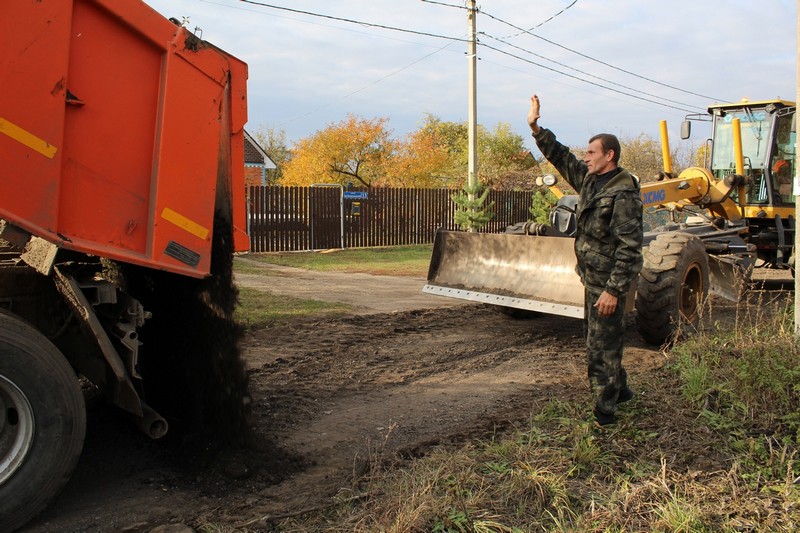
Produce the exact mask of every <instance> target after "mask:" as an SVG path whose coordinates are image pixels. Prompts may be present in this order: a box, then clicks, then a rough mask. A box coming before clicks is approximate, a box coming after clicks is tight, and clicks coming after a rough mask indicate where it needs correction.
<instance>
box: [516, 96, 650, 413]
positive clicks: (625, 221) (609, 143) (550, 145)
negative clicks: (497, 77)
mask: <svg viewBox="0 0 800 533" xmlns="http://www.w3.org/2000/svg"><path fill="white" fill-rule="evenodd" d="M539 118H540V117H539V97H538V96H536V95H533V96H532V97H531V107H530V111H529V112H528V124H529V125H530V128H531V131H532V132H533V137H534V139H536V144H537V146H538V147H539V150H541V152H542V154H543V155H544V156H545V158H547V160H548V161H550V163H552V165H553V166H554V167H555V168H556V170H558V172H559V173H560V174H561V175H562V176H563V177H564V178H565V179H566V180H567V181H568V182H569V184H570V185H571V186H572V187H573V188H574V189H575V190H576V191H578V194H579V200H578V206H577V213H576V214H577V220H578V224H577V233H576V238H575V255H576V257H577V260H578V261H577V262H578V266H577V270H578V275H579V276H580V278H581V281H582V282H583V286H584V294H585V296H586V303H585V309H584V310H585V315H584V316H585V319H584V327H585V333H586V359H587V364H588V369H589V384H590V386H591V389H592V394H593V397H594V401H595V405H594V415H595V419H596V420H597V422H598V423H599V424H600V425H606V424H612V423H614V422H615V421H616V418H615V416H614V413H615V412H616V411H617V404H618V403H621V402H626V401H628V400H630V399H631V398H633V395H634V393H633V391H632V390H631V389H630V388H629V387H628V375H627V373H626V372H625V368H624V367H623V366H622V350H623V335H624V313H625V298H626V295H627V293H628V290H629V289H630V287H631V284H632V283H633V282H634V280H635V279H636V276H637V275H638V274H639V270H641V268H642V238H643V229H642V201H641V197H640V193H639V182H638V180H637V178H635V177H634V176H632V175H631V174H630V173H629V172H628V171H626V170H625V169H623V168H621V167H619V166H618V162H619V155H620V145H619V141H618V140H617V138H616V137H615V136H613V135H611V134H607V133H601V134H599V135H595V136H594V137H592V138H591V139H589V147H588V148H587V150H586V155H585V156H584V158H583V161H580V160H579V159H578V158H577V157H575V155H574V154H572V153H571V152H570V151H569V148H567V147H566V146H564V145H562V144H561V143H559V142H558V141H557V140H556V136H555V135H554V134H553V132H551V131H550V130H547V129H545V128H541V127H540V126H539V124H538V121H539Z"/></svg>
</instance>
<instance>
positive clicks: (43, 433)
mask: <svg viewBox="0 0 800 533" xmlns="http://www.w3.org/2000/svg"><path fill="white" fill-rule="evenodd" d="M85 430H86V411H85V407H84V404H83V395H82V393H81V390H80V387H79V385H78V380H77V378H76V376H75V372H74V371H73V370H72V367H70V365H69V364H68V363H67V360H66V359H65V358H64V356H63V355H62V354H61V352H59V351H58V349H57V348H56V347H55V346H54V345H53V344H52V343H51V342H50V341H49V340H48V339H47V338H46V337H45V336H44V335H42V334H41V333H39V332H38V331H37V330H36V329H34V328H33V327H32V326H30V325H29V324H28V323H26V322H24V321H22V320H20V319H18V318H16V317H14V316H12V315H10V314H7V313H3V312H0V531H13V530H14V529H16V528H19V527H21V526H22V525H23V524H25V523H26V522H28V521H29V520H30V519H31V518H33V517H34V516H36V515H37V514H38V513H39V512H40V511H42V510H43V509H44V507H45V506H46V505H47V504H48V502H49V501H50V500H51V499H52V498H53V497H54V496H55V495H56V494H58V492H59V491H60V490H61V488H62V487H63V486H64V485H65V484H66V482H67V481H68V480H69V477H70V475H71V474H72V471H73V470H74V468H75V465H76V464H77V462H78V458H79V457H80V454H81V449H82V448H83V438H84V434H85Z"/></svg>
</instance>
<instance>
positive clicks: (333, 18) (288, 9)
mask: <svg viewBox="0 0 800 533" xmlns="http://www.w3.org/2000/svg"><path fill="white" fill-rule="evenodd" d="M239 1H240V2H244V3H246V4H253V5H256V6H261V7H267V8H270V9H278V10H280V11H289V12H290V13H298V14H301V15H308V16H310V17H320V18H325V19H329V20H338V21H340V22H348V23H350V24H359V25H361V26H367V27H370V28H381V29H384V30H392V31H399V32H403V33H412V34H414V35H424V36H426V37H434V38H437V39H448V40H450V41H460V42H467V39H461V38H458V37H448V36H446V35H438V34H435V33H428V32H423V31H416V30H409V29H406V28H396V27H394V26H385V25H383V24H375V23H372V22H364V21H360V20H354V19H348V18H342V17H334V16H332V15H323V14H322V13H314V12H311V11H303V10H301V9H292V8H290V7H283V6H276V5H273V4H267V3H264V2H256V1H254V0H239Z"/></svg>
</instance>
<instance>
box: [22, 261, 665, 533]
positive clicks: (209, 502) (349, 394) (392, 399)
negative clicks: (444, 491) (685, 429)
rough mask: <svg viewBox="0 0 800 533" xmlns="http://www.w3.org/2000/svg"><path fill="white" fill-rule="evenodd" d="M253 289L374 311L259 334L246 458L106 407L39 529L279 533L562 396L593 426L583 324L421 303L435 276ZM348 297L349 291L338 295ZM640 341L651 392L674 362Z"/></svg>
mask: <svg viewBox="0 0 800 533" xmlns="http://www.w3.org/2000/svg"><path fill="white" fill-rule="evenodd" d="M256 277H258V276H256ZM237 279H238V280H239V283H240V284H242V285H247V286H250V287H254V288H261V289H262V290H275V291H277V292H281V291H282V292H285V293H291V294H294V295H300V296H302V297H314V298H318V299H333V300H335V301H344V302H346V303H349V304H351V305H354V306H357V308H358V310H357V311H356V312H354V313H353V314H352V315H349V316H345V317H342V318H337V319H304V320H298V321H294V322H287V323H284V324H278V325H275V326H274V327H271V328H270V329H266V330H263V331H258V332H254V333H251V334H250V335H248V337H247V338H246V340H245V346H244V356H245V358H246V362H247V365H248V368H249V375H250V389H251V393H252V396H253V412H252V419H251V427H252V431H253V439H252V443H251V445H250V447H249V448H248V449H246V450H230V449H227V450H225V449H222V450H219V449H216V448H210V449H206V450H202V446H198V444H203V443H198V442H191V441H190V442H177V443H176V442H153V441H149V440H148V439H146V438H145V437H144V436H142V435H140V434H139V433H138V431H137V430H135V429H134V428H133V426H132V425H130V424H128V422H127V421H126V420H125V419H124V417H122V416H121V415H120V414H119V412H118V411H116V410H113V409H111V408H109V407H106V406H105V404H103V403H101V402H99V401H95V400H92V399H90V401H89V428H88V435H87V442H86V447H85V451H84V454H83V456H82V458H81V461H80V464H79V466H78V469H77V472H76V473H75V475H74V477H73V478H72V480H71V481H70V483H69V485H68V486H67V488H66V490H65V491H64V493H63V494H62V495H61V496H60V497H59V498H58V499H57V500H56V501H55V502H54V504H53V505H51V506H50V508H49V509H48V510H47V511H46V512H45V513H44V514H42V515H41V516H40V517H39V518H38V519H37V520H36V521H35V522H33V523H32V524H30V526H29V527H28V528H27V529H25V531H28V532H36V533H42V532H84V531H126V532H132V533H136V532H149V531H152V530H153V529H154V528H156V527H158V526H170V527H173V528H175V529H174V530H175V531H191V529H180V528H181V527H184V526H187V527H188V528H194V529H197V528H199V527H200V526H201V525H202V524H207V523H212V524H217V525H221V526H226V527H234V528H248V529H249V530H250V531H267V530H269V529H270V527H271V525H272V524H273V523H274V522H275V521H277V520H279V519H280V518H281V517H285V516H290V515H292V514H295V513H299V512H304V511H307V510H314V509H318V508H321V507H323V506H325V505H326V504H328V503H329V502H330V501H331V498H332V497H333V496H334V495H336V494H337V492H339V491H340V490H341V489H343V488H349V487H352V485H353V483H354V482H355V480H357V478H358V477H359V476H360V475H361V474H363V473H364V472H365V470H366V468H367V467H368V466H369V464H370V463H371V461H374V460H375V459H377V458H380V459H382V460H385V461H391V460H392V459H396V458H399V459H404V458H405V459H407V458H413V457H415V456H418V455H419V454H422V453H424V452H425V451H426V450H428V449H430V447H432V446H434V445H436V444H440V443H451V442H463V441H466V440H469V439H471V438H473V437H476V436H485V435H488V434H490V433H491V432H492V431H493V430H494V429H495V428H497V427H503V426H505V425H508V424H510V423H513V422H516V421H524V420H526V419H527V418H528V417H529V414H530V412H531V411H532V410H536V409H537V406H538V405H540V404H541V403H542V402H545V401H547V400H549V399H551V398H575V399H578V400H583V399H585V400H586V401H587V416H588V392H587V386H586V378H585V373H586V370H585V367H584V363H583V342H582V340H581V324H580V322H579V321H576V320H572V319H565V318H560V317H555V316H541V317H539V318H537V319H534V320H526V321H520V320H512V319H509V318H507V317H505V316H504V315H501V314H499V313H497V312H496V311H494V310H493V309H491V308H486V307H482V306H479V305H473V304H464V305H461V304H458V302H455V301H451V300H448V299H440V298H438V297H434V296H426V295H420V293H419V289H420V287H421V286H422V284H423V283H424V280H421V279H408V278H394V277H380V276H353V275H350V274H314V273H309V272H305V271H302V272H296V271H294V270H285V269H278V270H275V271H273V272H272V275H271V276H270V277H269V278H267V280H268V282H269V283H268V285H266V286H265V285H263V284H262V283H261V282H258V283H256V281H255V280H253V279H251V278H250V277H249V276H239V278H237ZM259 279H262V278H259ZM355 280H357V282H356V281H355ZM334 287H336V288H342V287H347V288H346V289H343V290H342V294H340V295H336V291H334V290H333V288H334ZM411 302H413V304H411ZM378 304H380V307H377V306H378ZM627 345H628V347H629V348H628V349H627V351H626V366H627V368H628V372H629V374H630V376H631V378H630V379H631V382H632V383H633V384H634V386H636V383H637V376H641V375H642V374H644V373H646V372H648V371H650V370H652V369H654V368H657V367H659V366H660V365H662V364H663V361H664V357H665V356H664V354H663V353H662V352H660V351H659V350H655V349H653V348H652V347H650V346H647V345H644V344H643V343H642V341H641V340H640V339H639V337H638V335H637V334H636V332H635V331H634V330H633V328H630V331H629V332H628V339H627ZM639 392H640V394H641V395H642V396H641V397H642V398H646V397H647V394H648V391H647V390H640V391H639ZM198 450H201V451H198ZM161 531H164V530H163V529H162V530H161Z"/></svg>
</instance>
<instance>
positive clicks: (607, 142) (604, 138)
mask: <svg viewBox="0 0 800 533" xmlns="http://www.w3.org/2000/svg"><path fill="white" fill-rule="evenodd" d="M597 140H599V141H600V146H602V147H603V153H607V152H608V151H609V150H614V158H613V159H612V161H614V164H618V163H619V154H620V152H621V151H622V148H620V146H619V139H617V136H616V135H611V134H610V133H598V134H597V135H595V136H594V137H592V138H591V139H589V144H592V143H593V142H594V141H597Z"/></svg>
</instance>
